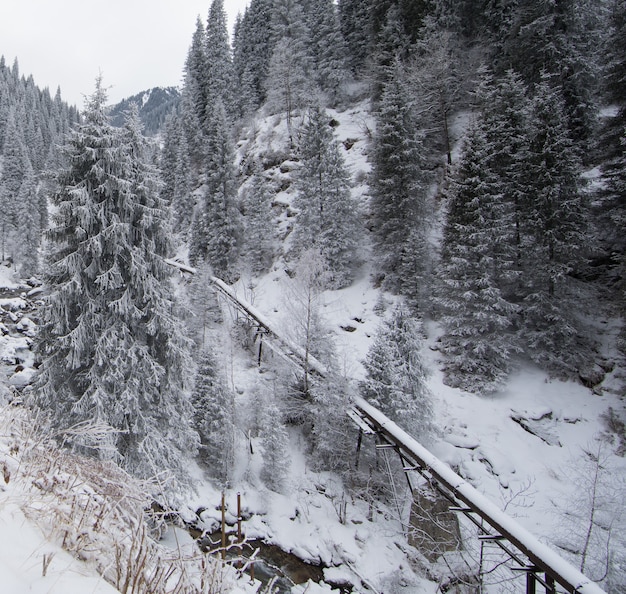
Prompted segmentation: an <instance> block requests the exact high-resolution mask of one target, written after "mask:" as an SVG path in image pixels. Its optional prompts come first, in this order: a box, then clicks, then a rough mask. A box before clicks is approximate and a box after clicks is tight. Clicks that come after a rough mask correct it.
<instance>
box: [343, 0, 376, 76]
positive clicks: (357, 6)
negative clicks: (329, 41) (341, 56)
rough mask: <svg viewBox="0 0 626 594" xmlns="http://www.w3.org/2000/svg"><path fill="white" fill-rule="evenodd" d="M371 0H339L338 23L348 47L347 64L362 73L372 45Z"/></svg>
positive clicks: (359, 73) (355, 72)
mask: <svg viewBox="0 0 626 594" xmlns="http://www.w3.org/2000/svg"><path fill="white" fill-rule="evenodd" d="M371 5H372V1H371V0H339V2H338V10H339V24H340V27H341V32H342V34H343V37H344V39H345V40H346V46H347V49H348V65H349V67H350V69H351V70H352V72H353V73H354V74H356V75H357V76H359V75H363V74H364V73H365V70H366V66H367V64H368V59H369V56H370V55H371V53H372V46H373V27H372V22H371V14H372V6H371Z"/></svg>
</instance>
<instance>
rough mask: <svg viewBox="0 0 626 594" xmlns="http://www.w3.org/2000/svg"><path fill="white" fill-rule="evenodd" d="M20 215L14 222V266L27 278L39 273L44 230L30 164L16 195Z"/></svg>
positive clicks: (33, 174) (34, 179) (35, 183)
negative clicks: (16, 238)
mask: <svg viewBox="0 0 626 594" xmlns="http://www.w3.org/2000/svg"><path fill="white" fill-rule="evenodd" d="M18 204H19V206H20V214H19V216H18V217H17V220H16V235H17V237H18V238H19V241H17V243H16V248H15V256H16V264H17V265H18V266H19V270H20V274H21V275H22V276H23V277H24V278H27V277H29V276H32V275H35V274H36V273H37V272H38V271H39V246H40V244H41V235H42V232H43V229H44V219H43V217H42V212H41V209H40V198H39V195H38V192H37V179H36V178H35V172H34V171H33V168H32V167H31V165H30V163H28V164H27V167H26V171H25V172H24V180H23V181H22V185H21V187H20V191H19V194H18Z"/></svg>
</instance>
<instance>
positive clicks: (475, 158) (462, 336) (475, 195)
mask: <svg viewBox="0 0 626 594" xmlns="http://www.w3.org/2000/svg"><path fill="white" fill-rule="evenodd" d="M490 151H491V147H490V144H489V140H488V137H487V134H486V131H485V129H484V125H483V122H482V121H481V120H480V119H479V120H478V121H477V122H476V123H475V124H474V125H473V126H472V128H471V130H470V132H469V134H468V136H467V138H466V140H465V145H464V149H463V155H462V157H461V160H460V162H459V165H458V169H457V171H456V172H455V175H454V176H453V178H452V180H451V186H450V190H449V192H450V197H449V204H448V213H447V220H446V225H445V229H444V236H443V243H442V254H441V264H440V269H439V271H438V274H437V276H438V278H439V279H440V284H439V288H438V290H437V298H436V302H437V306H438V309H439V312H440V314H441V321H442V324H443V327H444V334H443V336H442V339H441V350H442V352H443V353H444V355H445V356H446V360H445V361H444V370H445V373H446V382H447V383H449V384H450V385H452V386H456V387H460V388H463V389H466V390H471V391H475V390H476V391H487V392H489V391H493V390H496V389H498V388H499V387H500V386H501V385H502V384H503V382H504V381H505V379H506V376H507V374H508V372H509V370H510V368H511V356H512V355H513V354H514V353H515V352H516V351H518V350H519V346H518V345H517V344H516V340H515V337H513V336H512V326H513V322H514V316H515V313H516V311H517V309H518V308H517V306H515V305H514V304H512V303H510V302H509V301H507V300H506V299H505V298H504V296H503V294H502V290H501V288H500V282H499V279H500V276H501V275H500V272H499V266H500V263H499V261H498V254H497V250H496V245H497V244H496V241H497V238H498V236H499V235H500V234H501V233H502V230H501V229H500V228H499V226H498V219H499V216H498V212H499V209H500V205H499V196H498V195H497V194H494V192H493V173H492V172H491V171H490V170H489V169H488V168H486V167H484V163H485V162H487V161H488V160H489V158H490Z"/></svg>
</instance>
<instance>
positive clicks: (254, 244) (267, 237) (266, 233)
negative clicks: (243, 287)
mask: <svg viewBox="0 0 626 594" xmlns="http://www.w3.org/2000/svg"><path fill="white" fill-rule="evenodd" d="M272 197H273V195H272V193H271V191H270V188H269V184H268V182H267V180H266V179H265V178H264V177H263V172H262V171H261V170H260V167H257V170H256V171H255V173H254V174H253V175H252V179H251V180H250V181H249V183H248V185H247V186H246V187H245V188H244V189H243V201H242V202H243V209H244V225H245V230H244V234H243V243H244V245H243V250H242V254H243V257H244V259H245V261H246V263H247V264H248V266H249V268H250V271H251V272H252V273H254V274H259V273H262V272H267V271H268V270H269V267H270V266H271V264H272V262H273V261H274V256H275V251H276V228H275V225H274V221H273V220H272Z"/></svg>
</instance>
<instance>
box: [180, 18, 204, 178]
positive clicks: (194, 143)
mask: <svg viewBox="0 0 626 594" xmlns="http://www.w3.org/2000/svg"><path fill="white" fill-rule="evenodd" d="M205 44H206V32H205V29H204V25H203V24H202V20H201V19H200V17H198V19H197V21H196V29H195V31H194V34H193V38H192V41H191V46H190V47H189V51H188V53H187V59H186V60H185V67H184V83H183V89H182V93H181V100H180V111H179V118H180V120H181V123H180V125H181V126H182V130H183V132H184V134H185V136H186V138H187V146H188V149H189V157H190V161H191V165H192V167H193V170H192V171H193V174H194V176H195V177H197V176H198V175H199V174H200V173H201V172H202V167H203V165H204V157H205V152H204V150H205V146H204V130H205V125H206V122H207V118H206V116H207V113H206V110H207V105H208V104H207V98H208V90H207V88H206V70H207V65H206V55H205Z"/></svg>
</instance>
